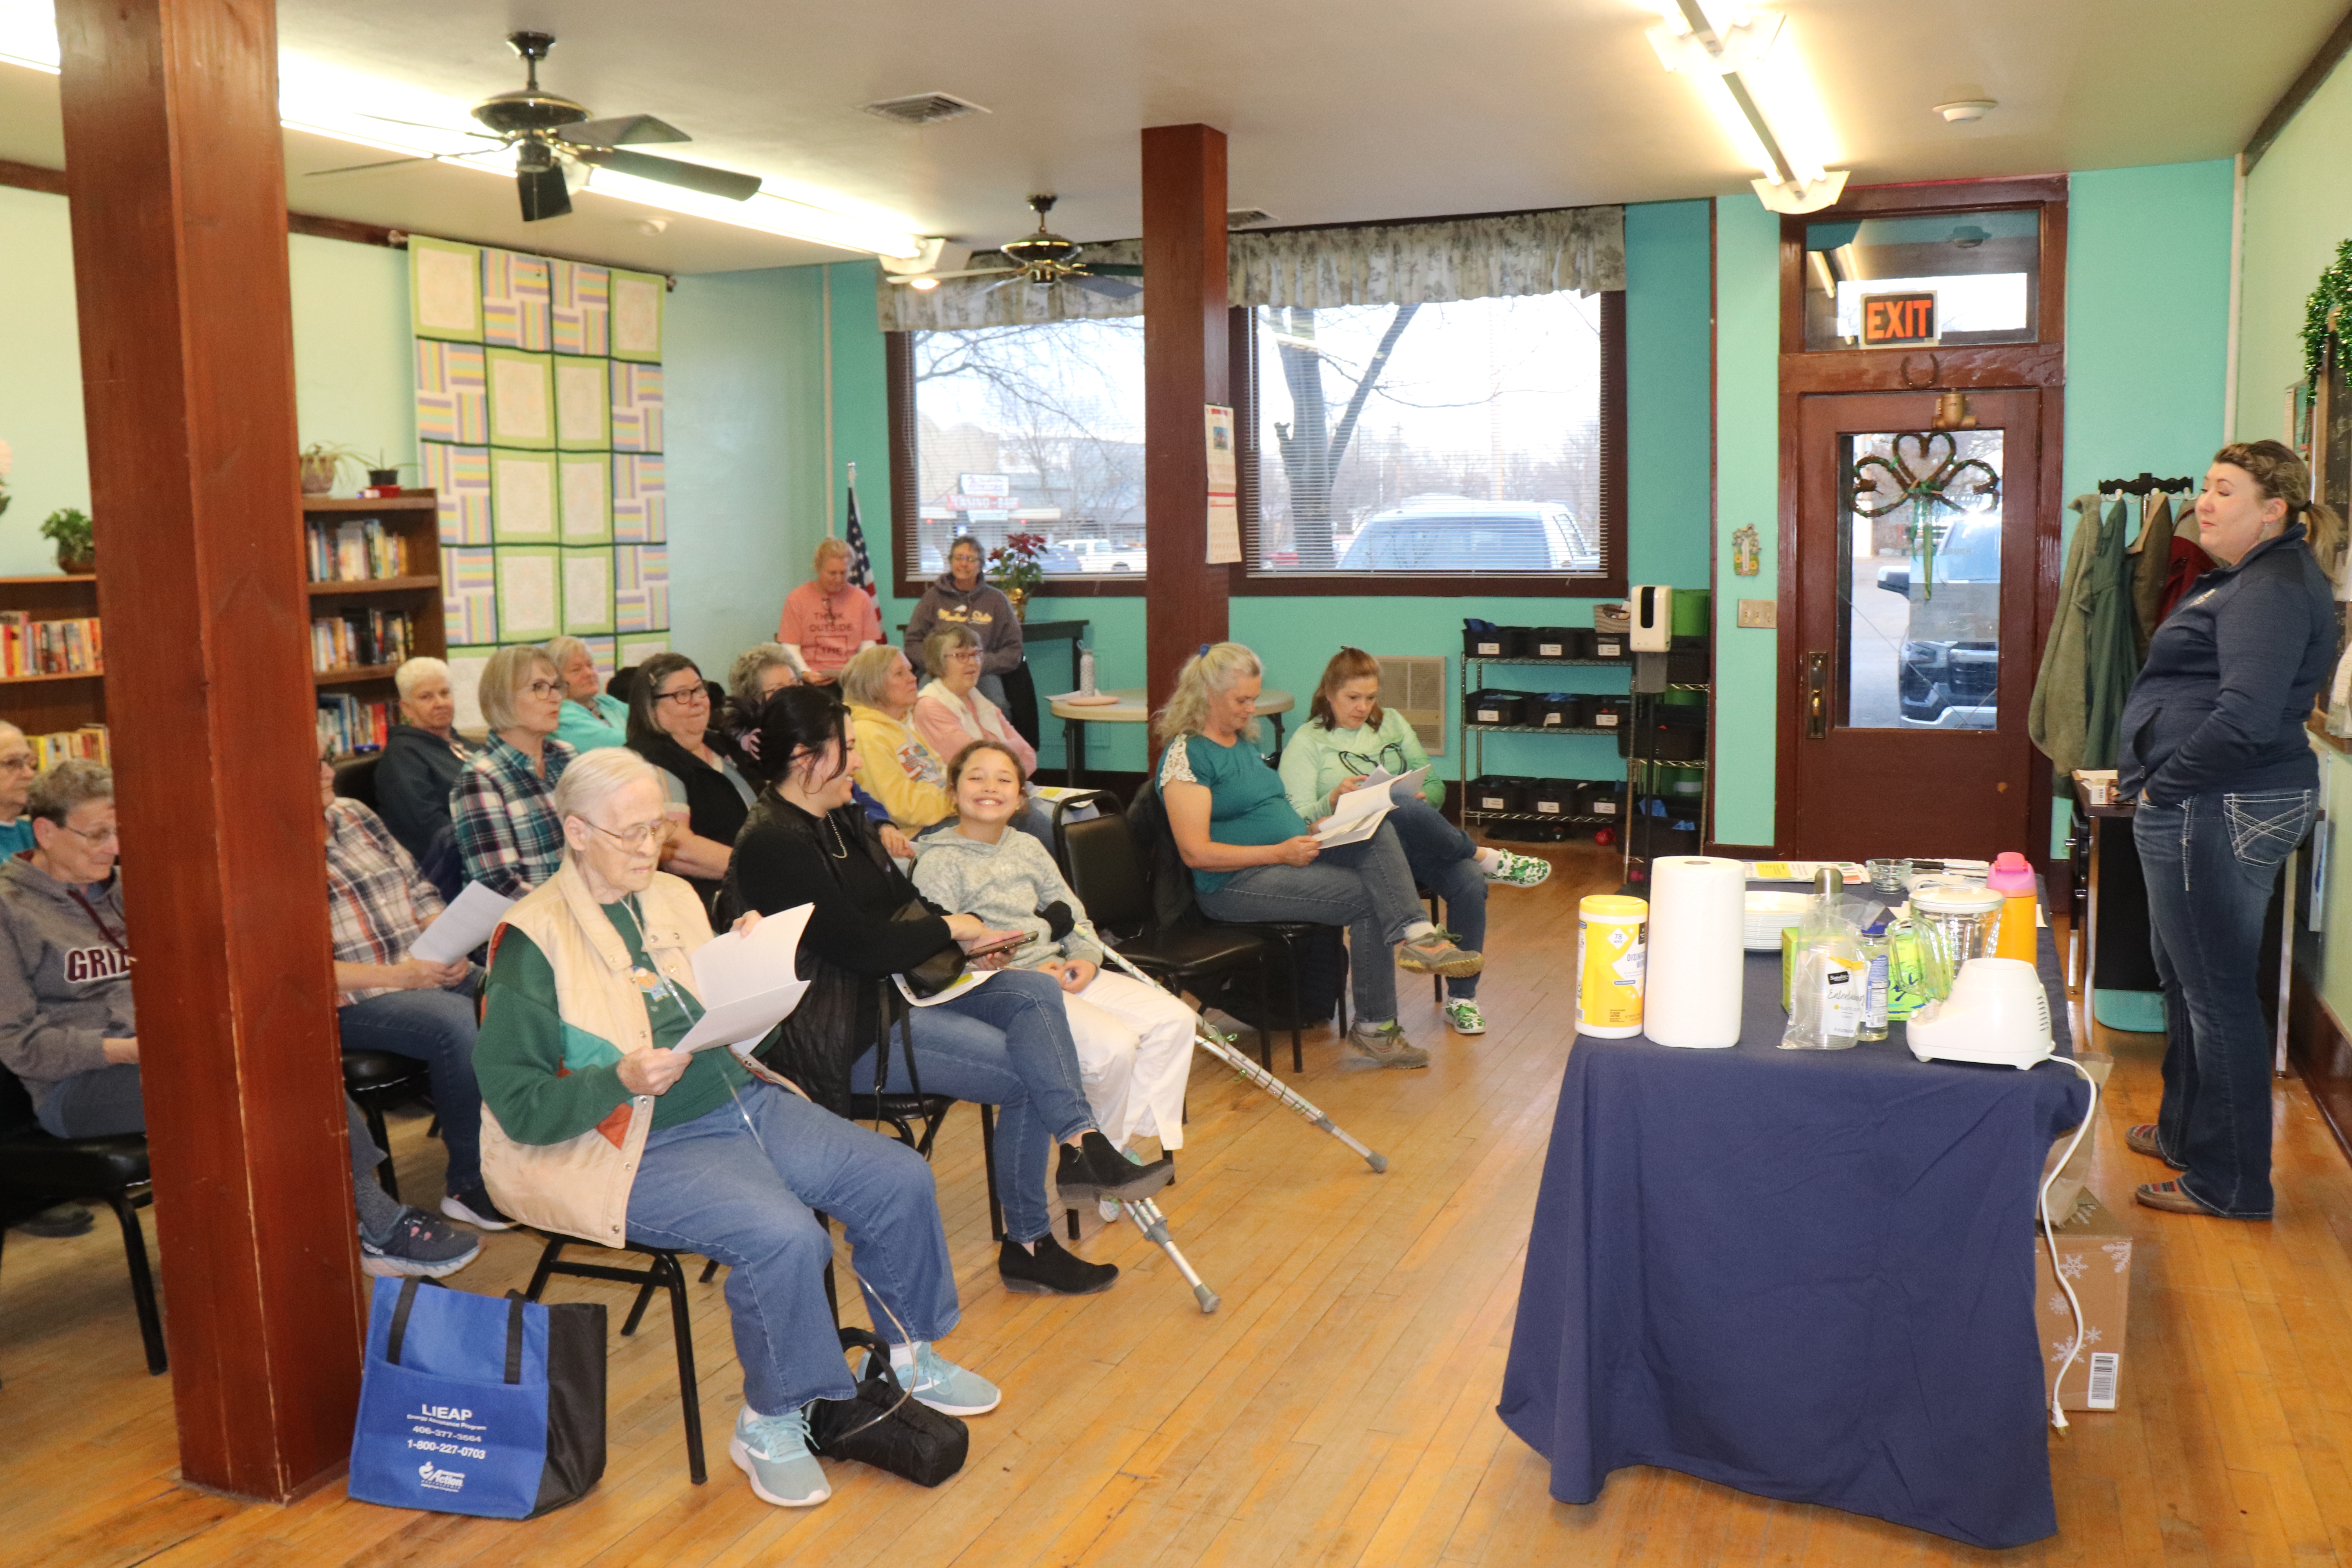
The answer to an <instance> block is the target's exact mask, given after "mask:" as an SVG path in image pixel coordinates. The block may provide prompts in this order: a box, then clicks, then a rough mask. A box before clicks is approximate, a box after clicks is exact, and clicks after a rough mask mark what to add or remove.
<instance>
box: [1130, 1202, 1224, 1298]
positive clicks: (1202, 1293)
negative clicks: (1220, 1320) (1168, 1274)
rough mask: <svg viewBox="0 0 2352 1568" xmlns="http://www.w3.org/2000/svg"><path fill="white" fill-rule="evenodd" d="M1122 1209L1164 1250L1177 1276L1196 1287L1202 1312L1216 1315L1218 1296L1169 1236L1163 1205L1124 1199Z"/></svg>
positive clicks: (1174, 1240) (1195, 1291)
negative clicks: (1174, 1267) (1161, 1210)
mask: <svg viewBox="0 0 2352 1568" xmlns="http://www.w3.org/2000/svg"><path fill="white" fill-rule="evenodd" d="M1118 1206H1119V1208H1120V1210H1121V1211H1122V1212H1124V1213H1125V1214H1126V1215H1127V1217H1128V1218H1129V1219H1131V1220H1133V1221H1134V1222H1135V1228H1136V1229H1138V1230H1139V1231H1141V1232H1142V1233H1143V1234H1144V1235H1145V1236H1148V1237H1150V1238H1151V1240H1152V1242H1153V1243H1154V1244H1155V1245H1156V1246H1158V1247H1159V1248H1160V1251H1162V1252H1164V1253H1166V1254H1167V1255H1168V1261H1169V1262H1171V1263H1172V1264H1174V1265H1175V1266H1176V1272H1177V1273H1179V1274H1181V1275H1182V1276H1183V1277H1184V1283H1185V1284H1187V1285H1190V1286H1191V1287H1192V1299H1193V1300H1196V1301H1198V1302H1200V1303H1201V1310H1202V1311H1203V1312H1213V1311H1215V1310H1217V1307H1218V1304H1219V1301H1218V1297H1217V1293H1216V1292H1215V1291H1214V1290H1212V1289H1209V1288H1208V1286H1206V1285H1204V1284H1202V1281H1201V1276H1200V1274H1199V1273H1198V1272H1197V1271H1196V1270H1195V1269H1194V1268H1193V1267H1192V1264H1191V1263H1190V1262H1189V1261H1188V1260H1187V1259H1186V1258H1185V1257H1184V1255H1183V1254H1182V1253H1181V1252H1180V1251H1178V1250H1177V1248H1176V1239H1175V1237H1171V1236H1170V1235H1169V1234H1168V1216H1167V1215H1164V1214H1161V1213H1160V1205H1158V1204H1156V1203H1153V1202H1152V1201H1151V1200H1150V1198H1137V1199H1134V1200H1133V1201H1131V1202H1130V1201H1127V1200H1124V1199H1122V1200H1121V1201H1120V1203H1119V1205H1118Z"/></svg>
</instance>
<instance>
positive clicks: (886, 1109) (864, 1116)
mask: <svg viewBox="0 0 2352 1568" xmlns="http://www.w3.org/2000/svg"><path fill="white" fill-rule="evenodd" d="M956 1103H957V1102H956V1100H955V1098H954V1097H953V1096H951V1095H945V1094H853V1095H851V1096H850V1097H849V1119H850V1120H851V1121H878V1122H881V1123H883V1124H884V1125H886V1126H887V1127H888V1128H889V1129H890V1131H892V1132H893V1133H894V1134H896V1135H897V1137H898V1142H901V1143H904V1144H905V1145H906V1146H907V1147H908V1148H909V1149H912V1150H913V1151H914V1152H916V1153H918V1154H920V1155H921V1156H922V1157H923V1158H924V1159H926V1160H928V1159H929V1158H930V1157H931V1145H932V1143H933V1142H936V1141H937V1140H938V1138H939V1135H940V1126H941V1125H942V1124H944V1123H945V1122H946V1121H947V1119H948V1112H949V1111H950V1110H954V1109H955V1108H956ZM978 1109H979V1110H980V1168H981V1170H982V1173H984V1174H985V1175H986V1176H987V1178H988V1235H989V1239H990V1240H992V1241H1003V1239H1004V1206H1003V1205H1002V1204H1001V1203H999V1202H998V1201H997V1196H996V1107H994V1106H992V1105H980V1106H979V1107H978ZM918 1123H920V1124H921V1126H922V1129H923V1130H922V1131H921V1132H920V1133H919V1134H918V1133H917V1132H916V1131H915V1128H916V1125H917V1124H918Z"/></svg>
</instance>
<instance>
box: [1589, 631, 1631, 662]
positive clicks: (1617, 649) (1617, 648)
mask: <svg viewBox="0 0 2352 1568" xmlns="http://www.w3.org/2000/svg"><path fill="white" fill-rule="evenodd" d="M1590 657H1591V658H1609V659H1620V658H1622V659H1626V660H1631V659H1632V658H1633V638H1632V637H1630V636H1628V635H1627V634H1625V633H1622V632H1603V631H1596V632H1594V633H1593V634H1592V652H1591V656H1590Z"/></svg>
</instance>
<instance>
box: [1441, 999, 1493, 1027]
mask: <svg viewBox="0 0 2352 1568" xmlns="http://www.w3.org/2000/svg"><path fill="white" fill-rule="evenodd" d="M1445 1023H1446V1026H1447V1027H1448V1028H1450V1029H1452V1030H1453V1031H1454V1033H1455V1034H1457V1035H1483V1034H1485V1033H1486V1014H1484V1013H1481V1012H1480V1011H1478V1004H1477V1003H1475V1002H1473V1001H1472V1000H1470V998H1468V997H1467V996H1449V997H1447V998H1446V999H1445Z"/></svg>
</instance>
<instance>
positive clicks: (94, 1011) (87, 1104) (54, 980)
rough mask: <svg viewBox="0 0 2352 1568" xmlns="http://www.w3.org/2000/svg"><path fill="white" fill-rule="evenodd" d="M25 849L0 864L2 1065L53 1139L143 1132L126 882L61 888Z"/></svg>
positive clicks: (114, 879)
mask: <svg viewBox="0 0 2352 1568" xmlns="http://www.w3.org/2000/svg"><path fill="white" fill-rule="evenodd" d="M39 853H40V851H38V850H35V849H27V850H25V851H23V852H22V853H20V854H16V855H13V856H11V857H9V858H7V859H6V860H0V1063H5V1065H6V1067H7V1068H8V1070H9V1071H10V1072H13V1073H15V1074H16V1076H17V1078H19V1079H22V1080H23V1081H24V1085H25V1089H26V1092H27V1093H29V1094H30V1095H31V1096H32V1097H33V1110H34V1113H35V1114H36V1115H37V1116H38V1117H39V1118H40V1121H41V1125H42V1126H43V1127H44V1128H46V1129H47V1131H49V1132H50V1134H51V1135H53V1136H55V1137H58V1138H99V1137H106V1136H110V1135H111V1134H114V1133H119V1132H136V1131H140V1130H141V1129H142V1128H143V1127H145V1126H146V1120H145V1118H144V1116H143V1115H142V1112H141V1110H140V1104H139V1068H138V1066H137V1065H136V1063H135V1062H133V1061H130V1060H121V1059H117V1058H114V1057H110V1055H109V1054H108V1051H107V1047H106V1042H107V1041H109V1040H131V1039H135V1038H136V1037H137V1036H138V1032H139V1031H138V1028H137V1026H136V1024H135V1022H134V1020H133V1016H132V1013H131V943H130V938H129V936H128V935H127V934H126V931H127V928H126V927H125V925H124V923H123V919H122V879H121V877H120V876H117V875H115V874H114V873H113V868H112V867H111V866H109V867H108V868H107V875H106V877H105V878H104V879H103V880H100V881H95V882H89V883H86V884H75V883H68V882H63V881H60V880H58V879H57V878H56V877H53V876H51V875H50V874H49V873H48V872H47V871H45V870H43V869H42V868H40V867H38V866H37V865H35V864H34V863H33V862H34V858H35V857H36V856H37V855H38V854H39Z"/></svg>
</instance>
